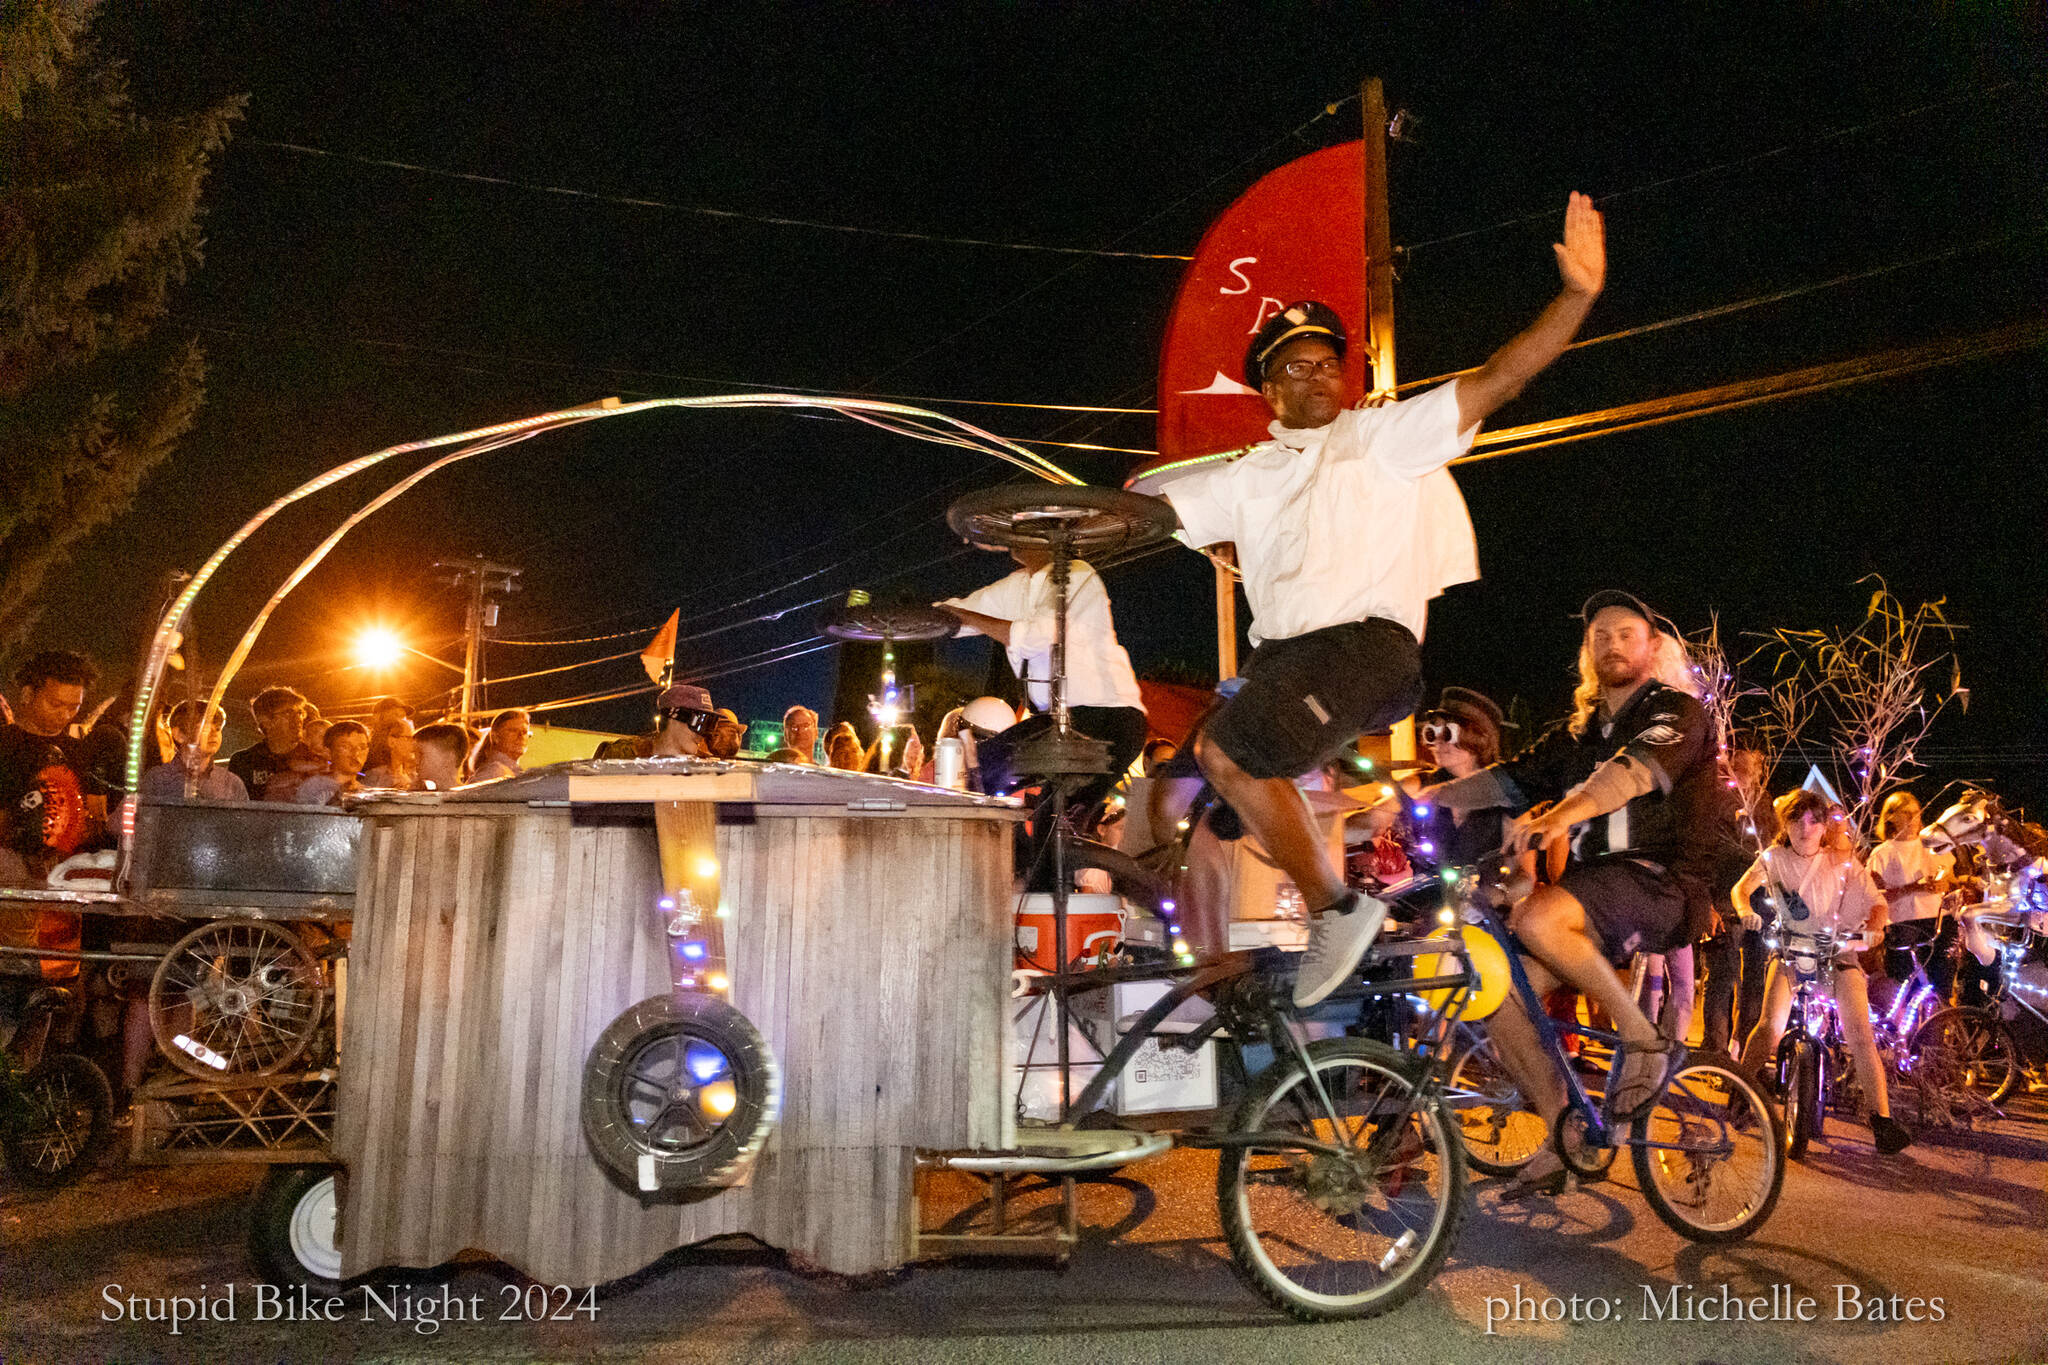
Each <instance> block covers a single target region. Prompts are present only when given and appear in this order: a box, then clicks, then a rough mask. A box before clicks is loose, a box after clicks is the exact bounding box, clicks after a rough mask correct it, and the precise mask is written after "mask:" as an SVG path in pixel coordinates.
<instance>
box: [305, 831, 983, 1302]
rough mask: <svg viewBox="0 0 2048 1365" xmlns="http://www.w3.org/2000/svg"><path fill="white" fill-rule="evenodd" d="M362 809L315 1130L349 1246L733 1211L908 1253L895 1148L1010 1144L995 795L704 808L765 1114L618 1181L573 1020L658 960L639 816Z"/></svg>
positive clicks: (652, 977) (614, 1007) (615, 1255)
mask: <svg viewBox="0 0 2048 1365" xmlns="http://www.w3.org/2000/svg"><path fill="white" fill-rule="evenodd" d="M614 809H616V808H614ZM366 819H367V822H368V828H367V830H366V832H365V838H364V840H363V844H362V850H361V859H362V873H361V885H360V888H359V891H358V897H357V907H356V920H355V933H354V940H353V943H352V945H351V953H350V992H351V997H352V998H351V1002H350V1024H349V1030H350V1032H349V1036H348V1037H347V1038H346V1039H345V1040H344V1044H343V1047H344V1051H343V1054H342V1057H343V1064H342V1066H341V1080H340V1096H339V1102H338V1109H337V1115H336V1122H335V1133H334V1144H333V1147H334V1152H335V1155H336V1157H337V1159H338V1160H340V1161H341V1162H342V1163H343V1164H344V1165H345V1166H346V1168H347V1171H348V1178H347V1180H346V1181H345V1182H344V1195H343V1207H342V1251H343V1269H344V1272H345V1273H347V1274H351V1275H353V1274H359V1273H362V1272H364V1271H368V1270H371V1269H375V1268H377V1267H380V1266H385V1265H411V1266H430V1265H437V1264H439V1263H441V1262H443V1261H446V1260H448V1259H450V1258H451V1257H453V1256H454V1255H455V1254H456V1253H458V1252H460V1251H463V1250H465V1249H473V1250H477V1251H482V1252H485V1253H487V1254H489V1255H492V1256H496V1257H498V1258H499V1259H501V1260H503V1261H506V1262H507V1263H509V1264H511V1265H513V1266H516V1267H518V1268H519V1269H520V1270H523V1271H525V1272H526V1273H527V1274H529V1275H532V1276H533V1277H534V1278H535V1279H538V1280H541V1281H543V1282H546V1283H563V1284H589V1283H596V1282H601V1281H604V1280H609V1279H615V1278H617V1277H619V1276H621V1275H625V1274H628V1273H630V1272H632V1271H634V1270H637V1269H639V1268H641V1267H642V1266H644V1265H647V1264H648V1263H649V1262H651V1261H654V1260H656V1259H658V1258H659V1257H660V1256H662V1255H663V1254H664V1253H666V1252H667V1251H669V1250H671V1249H672V1248H674V1247H677V1246H683V1245H688V1244H690V1243H693V1242H698V1241H702V1240H704V1239H706V1238H709V1237H714V1236H719V1235H724V1234H730V1233H740V1232H744V1233H749V1234H752V1235H753V1236H756V1237H758V1238H760V1239H761V1240H762V1241H763V1242H766V1243H768V1244H769V1245H771V1246H775V1247H779V1248H782V1249H783V1250H785V1251H788V1252H790V1253H791V1254H793V1255H795V1256H799V1257H801V1258H802V1259H803V1260H804V1261H806V1262H808V1263H810V1264H813V1265H816V1266H820V1267H823V1268H825V1269H828V1270H832V1271H837V1272H841V1273H845V1274H859V1273H864V1272H868V1271H874V1270H883V1269H888V1268H891V1267H894V1266H897V1265H900V1264H902V1263H904V1262H905V1261H907V1260H908V1259H909V1257H910V1254H911V1250H912V1241H913V1235H914V1234H913V1226H912V1219H913V1212H912V1204H911V1181H912V1163H913V1157H914V1154H915V1152H916V1151H917V1150H918V1149H921V1148H922V1149H940V1150H959V1149H963V1148H1001V1147H1007V1146H1010V1145H1012V1143H1013V1140H1014V1134H1013V1131H1012V1115H1011V1112H1010V1110H1009V1107H1008V1094H1007V1088H1006V1086H1005V1085H1004V1083H1003V1076H1004V1074H1005V1073H1004V1071H1003V1060H1004V1055H1003V1054H1004V1043H1005V1040H1006V1039H1007V1036H1008V1029H1007V1027H1006V1025H1007V1022H1008V993H1009V969H1010V959H1011V951H1012V949H1011V943H1012V924H1011V905H1012V897H1011V893H1010V886H1011V882H1010V859H1011V831H1010V826H1009V824H1008V823H1007V822H1004V821H999V820H990V819H987V818H985V817H984V816H981V815H979V814H977V815H976V817H975V818H951V817H949V816H946V815H938V814H935V815H934V816H932V817H930V818H919V819H904V818H901V817H900V816H898V817H897V818H894V819H887V820H882V819H868V818H863V817H861V816H858V815H849V814H845V813H838V814H834V815H818V816H813V815H811V814H809V813H806V814H805V815H804V816H802V817H800V818H778V819H772V820H761V821H758V822H754V823H721V824H720V825H719V826H718V829H717V849H718V859H719V863H720V865H721V868H722V874H723V882H724V891H725V903H726V905H727V906H728V907H730V911H731V917H730V919H729V920H728V921H727V922H726V924H725V928H726V931H727V932H726V943H727V951H728V954H729V956H730V964H729V968H728V970H729V974H730V976H731V978H732V983H733V985H732V992H731V999H732V1002H733V1004H734V1005H735V1006H736V1007H737V1008H738V1009H739V1010H740V1011H741V1012H742V1013H744V1014H745V1015H746V1016H747V1017H748V1018H749V1019H750V1020H752V1021H753V1023H754V1025H755V1026H756V1027H757V1028H759V1029H760V1030H761V1032H762V1033H763V1034H764V1035H765V1036H766V1038H767V1039H768V1043H769V1046H770V1048H771V1050H772V1051H773V1053H774V1055H775V1057H776V1060H777V1063H778V1065H779V1066H780V1068H781V1073H782V1118H781V1121H780V1123H779V1125H778V1127H777V1130H776V1132H775V1135H774V1136H773V1137H772V1138H771V1139H770V1141H769V1143H768V1146H767V1148H766V1150H765V1151H764V1153H763V1154H762V1157H761V1159H760V1161H759V1162H758V1163H757V1165H756V1166H755V1168H754V1171H753V1175H752V1178H751V1180H750V1181H749V1182H748V1184H746V1185H745V1186H743V1187H739V1188H734V1189H730V1190H724V1191H720V1192H718V1193H716V1194H713V1195H711V1196H710V1197H708V1198H699V1199H696V1200H693V1201H690V1202H672V1201H670V1202H643V1200H642V1198H641V1197H640V1196H638V1195H637V1194H635V1193H634V1192H632V1191H630V1190H629V1189H625V1188H621V1187H620V1186H618V1185H615V1184H613V1183H612V1182H611V1181H610V1180H609V1179H608V1178H607V1177H606V1175H605V1174H604V1172H603V1170H602V1168H601V1167H599V1165H598V1164H597V1162H596V1160H595V1159H594V1158H593V1157H592V1156H591V1155H590V1153H589V1151H588V1150H587V1148H586V1147H585V1145H584V1140H583V1131H582V1119H581V1104H582V1077H583V1063H584V1059H585V1057H586V1056H587V1055H588V1054H589V1051H590V1048H591V1046H592V1044H593V1043H595V1041H596V1039H597V1036H598V1035H599V1034H600V1033H601V1032H603V1030H604V1028H605V1027H606V1025H608V1024H609V1023H610V1022H611V1021H612V1020H613V1019H614V1018H616V1017H617V1016H618V1015H619V1014H620V1013H622V1012H623V1011H624V1010H626V1009H627V1008H628V1007H629V1006H631V1005H633V1004H635V1003H636V1002H638V1001H640V1000H642V999H645V998H646V997H648V996H650V995H654V994H658V993H660V992H663V991H665V990H667V989H668V988H669V981H668V966H667V957H666V952H667V949H666V944H665V941H664V938H663V935H662V933H661V930H660V926H659V923H658V921H657V919H656V916H655V914H654V912H653V905H654V901H655V900H656V899H657V898H658V896H659V895H660V888H661V877H660V870H659V866H658V862H657V857H656V850H655V839H654V831H653V828H652V827H651V825H646V824H635V823H630V822H625V821H620V820H618V819H616V818H609V819H585V818H578V817H576V816H575V815H573V814H572V811H571V810H569V809H563V808H552V809H549V808H516V807H509V806H502V805H500V806H491V807H488V808H485V809H481V810H479V809H477V808H475V807H472V808H470V809H468V810H463V809H461V808H459V807H456V806H454V805H452V804H451V805H450V806H448V807H431V806H428V807H421V806H411V807H404V808H400V807H396V806H391V807H372V808H370V809H369V810H368V811H367V812H366Z"/></svg>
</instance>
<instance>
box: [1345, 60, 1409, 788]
mask: <svg viewBox="0 0 2048 1365" xmlns="http://www.w3.org/2000/svg"><path fill="white" fill-rule="evenodd" d="M1358 102H1359V105H1360V107H1361V108H1362V109H1363V110H1364V117H1365V332H1366V338H1367V340H1368V342H1369V343H1370V344H1371V346H1372V391H1373V393H1375V394H1377V395H1379V396H1381V397H1383V398H1392V397H1393V394H1394V385H1395V384H1396V383H1397V382H1398V381H1397V380H1396V379H1395V378H1394V229H1393V224H1392V222H1391V221H1389V218H1388V213H1387V95H1386V91H1385V90H1384V89H1383V88H1382V87H1381V85H1380V79H1379V77H1377V76H1372V77H1369V78H1367V80H1366V81H1365V83H1364V84H1363V85H1362V86H1360V87H1359V90H1358ZM1388 753H1389V755H1390V756H1391V757H1393V758H1394V759H1396V760H1404V759H1412V758H1414V757H1415V720H1414V718H1413V717H1410V718H1408V719H1406V720H1402V721H1400V722H1398V723H1397V724H1396V725H1395V726H1394V732H1393V734H1392V735H1391V736H1390V738H1389V743H1388Z"/></svg>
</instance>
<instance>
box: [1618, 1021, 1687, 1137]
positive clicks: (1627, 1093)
mask: <svg viewBox="0 0 2048 1365" xmlns="http://www.w3.org/2000/svg"><path fill="white" fill-rule="evenodd" d="M1622 1048H1623V1051H1624V1053H1625V1054H1626V1055H1624V1056H1623V1057H1622V1061H1621V1069H1620V1071H1619V1073H1618V1074H1617V1075H1616V1077H1615V1081H1614V1093H1613V1094H1611V1095H1610V1096H1608V1101H1609V1103H1608V1110H1609V1112H1610V1113H1611V1114H1612V1115H1613V1117H1614V1121H1615V1122H1616V1123H1635V1122H1639V1121H1641V1120H1643V1119H1646V1118H1648V1117H1649V1116H1650V1111H1651V1110H1652V1109H1655V1108H1656V1107H1657V1101H1658V1099H1659V1098H1661V1097H1662V1096H1663V1094H1664V1087H1665V1086H1667V1085H1669V1084H1670V1083H1671V1078H1672V1077H1673V1076H1675V1075H1677V1074H1678V1070H1679V1068H1680V1067H1682V1066H1684V1065H1685V1058H1686V1051H1685V1045H1684V1044H1683V1043H1679V1042H1676V1041H1674V1040H1673V1039H1670V1038H1659V1039H1658V1040H1657V1046H1655V1047H1631V1046H1629V1045H1628V1044H1626V1043H1624V1044H1623V1045H1622Z"/></svg>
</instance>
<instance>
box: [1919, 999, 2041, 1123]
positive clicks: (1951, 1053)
mask: <svg viewBox="0 0 2048 1365" xmlns="http://www.w3.org/2000/svg"><path fill="white" fill-rule="evenodd" d="M1908 1051H1909V1052H1911V1054H1912V1056H1913V1059H1914V1060H1913V1064H1914V1066H1915V1067H1918V1068H1925V1069H1926V1070H1927V1073H1928V1075H1929V1076H1930V1077H1931V1078H1935V1079H1938V1080H1939V1081H1940V1083H1941V1084H1943V1085H1947V1086H1951V1087H1954V1088H1956V1089H1960V1090H1967V1091H1969V1092H1970V1093H1971V1094H1973V1095H1975V1096H1977V1097H1978V1098H1979V1099H1981V1100H1983V1101H1984V1102H1985V1103H1987V1104H1997V1103H1998V1102H1999V1101H2000V1100H2003V1099H2004V1098H2005V1097H2006V1096H2007V1095H2009V1094H2011V1093H2012V1087H2013V1083H2014V1082H2015V1081H2017V1080H2018V1079H2019V1071H2020V1069H2019V1066H2018V1065H2017V1064H2016V1063H2015V1061H2014V1059H2013V1043H2012V1034H2011V1033H2009V1032H2007V1030H2006V1027H2005V1021H2004V1020H2002V1019H2000V1018H1998V1017H1997V1016H1996V1015H1994V1014H1992V1013H1991V1012H1990V1011H1988V1010H1981V1009H1971V1008H1968V1007H1966V1006H1955V1007H1952V1008H1949V1009H1945V1010H1941V1011H1939V1012H1938V1013H1935V1014H1932V1015H1929V1016H1928V1019H1927V1022H1926V1023H1924V1024H1922V1025H1920V1027H1919V1028H1917V1029H1915V1030H1914V1031H1913V1036H1912V1042H1911V1043H1910V1044H1909V1046H1908Z"/></svg>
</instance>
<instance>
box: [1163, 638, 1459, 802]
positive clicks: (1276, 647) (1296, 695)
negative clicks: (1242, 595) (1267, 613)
mask: <svg viewBox="0 0 2048 1365" xmlns="http://www.w3.org/2000/svg"><path fill="white" fill-rule="evenodd" d="M1421 700H1422V650H1421V648H1420V646H1418V645H1417V644H1416V643H1415V637H1414V636H1413V635H1411V634H1409V633H1408V628H1407V627H1406V626H1403V625H1401V624H1400V623H1399V622H1397V621H1388V620H1384V619H1382V618H1380V617H1377V616H1375V617H1373V618H1372V619H1371V620H1368V621H1350V622H1346V623H1345V624H1344V625H1341V626H1325V627H1323V629H1321V630H1312V631H1310V632H1308V634H1306V635H1296V636H1293V637H1291V638H1289V639H1285V640H1268V641H1266V642H1265V643H1264V644H1262V645H1260V646H1259V647H1258V648H1257V649H1255V650H1253V651H1252V657H1251V658H1250V659H1248V660H1246V662H1245V666H1244V686H1243V687H1242V688H1240V689H1238V693H1237V695H1236V696H1234V697H1232V698H1231V699H1230V700H1229V701H1227V702H1225V703H1224V704H1223V706H1222V707H1221V709H1219V710H1218V711H1216V713H1215V714H1214V715H1212V716H1210V717H1209V721H1208V724H1207V725H1206V726H1204V727H1203V731H1202V733H1203V734H1204V735H1206V736H1207V737H1208V739H1209V742H1210V743H1212V744H1214V745H1215V746H1216V747H1217V748H1219V749H1221V750H1222V751H1223V752H1224V753H1225V754H1228V755H1229V756H1230V761H1231V762H1233V763H1235V764H1237V766H1238V767H1240V768H1242V769H1244V770H1245V772H1246V773H1248V774H1250V775H1251V776H1253V777H1300V776H1301V775H1302V774H1303V773H1309V772H1314V771H1315V770H1316V769H1317V768H1320V767H1322V766H1323V764H1325V763H1328V762H1329V761H1330V760H1331V759H1333V758H1335V757H1336V756H1337V755H1338V753H1339V752H1341V751H1342V750H1343V748H1344V746H1345V745H1347V744H1349V743H1350V742H1351V741H1352V740H1354V739H1356V738H1358V736H1360V735H1362V734H1366V733H1369V732H1371V731H1374V730H1384V729H1386V728H1387V727H1388V726H1390V725H1392V724H1394V722H1396V721H1398V720H1401V719H1402V718H1403V717H1406V716H1411V715H1413V714H1414V713H1415V707H1416V705H1417V704H1418V703H1420V702H1421Z"/></svg>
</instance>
